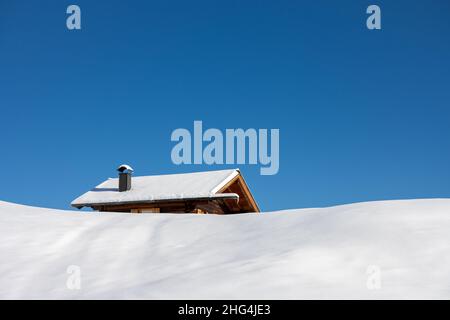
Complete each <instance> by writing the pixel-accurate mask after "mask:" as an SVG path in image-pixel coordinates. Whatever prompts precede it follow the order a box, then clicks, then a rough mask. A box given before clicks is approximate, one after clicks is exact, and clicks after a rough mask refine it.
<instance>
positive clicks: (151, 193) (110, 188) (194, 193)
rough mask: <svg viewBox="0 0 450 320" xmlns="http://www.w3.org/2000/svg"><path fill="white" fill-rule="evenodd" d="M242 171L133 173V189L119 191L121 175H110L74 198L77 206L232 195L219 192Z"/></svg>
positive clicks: (228, 196) (74, 203)
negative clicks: (137, 175) (134, 174)
mask: <svg viewBox="0 0 450 320" xmlns="http://www.w3.org/2000/svg"><path fill="white" fill-rule="evenodd" d="M239 174H240V172H239V170H238V169H232V170H219V171H204V172H195V173H183V174H168V175H158V176H141V177H134V176H133V177H132V182H131V190H128V191H125V192H119V188H118V185H119V181H118V180H119V179H118V178H109V179H108V180H106V181H104V182H102V183H101V184H99V185H98V186H97V187H95V188H94V189H92V190H91V191H88V192H86V193H85V194H83V195H82V196H80V197H78V198H77V199H75V200H74V201H73V202H72V206H74V207H84V206H91V205H102V204H118V203H134V202H152V201H161V200H177V199H196V198H211V199H213V198H230V197H234V198H235V197H238V195H237V194H220V193H218V192H219V191H220V189H222V188H223V187H224V186H225V185H226V184H227V183H228V182H230V181H231V180H233V179H234V178H235V177H236V176H238V175H239Z"/></svg>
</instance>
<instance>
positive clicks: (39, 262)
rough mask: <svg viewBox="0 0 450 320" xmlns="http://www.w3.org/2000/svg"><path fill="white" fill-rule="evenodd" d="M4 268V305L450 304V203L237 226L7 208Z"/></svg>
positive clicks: (387, 204)
mask: <svg viewBox="0 0 450 320" xmlns="http://www.w3.org/2000/svg"><path fill="white" fill-rule="evenodd" d="M0 262H1V263H0V298H3V299H14V298H25V299H38V298H43V299H54V298H57V299H74V298H75V299H100V298H101V299H103V298H106V299H329V298H331V299H334V298H337V299H341V298H344V299H351V298H357V299H391V298H400V299H415V298H425V299H427V298H438V299H449V298H450V200H449V199H435V200H403V201H381V202H368V203H358V204H352V205H344V206H337V207H331V208H323V209H302V210H290V211H281V212H272V213H265V214H244V215H233V216H216V215H170V214H160V215H158V214H153V215H152V214H143V215H130V214H121V213H82V212H73V211H62V210H51V209H42V208H34V207H26V206H21V205H16V204H11V203H6V202H0ZM71 265H75V266H79V267H80V270H81V288H80V290H70V289H68V287H67V286H66V282H67V280H68V278H69V277H70V275H69V274H68V273H67V269H68V267H69V266H71ZM370 266H375V270H377V269H378V270H379V271H380V273H379V277H378V278H377V279H378V280H379V284H380V285H381V287H380V288H379V289H375V290H370V289H369V288H371V286H369V287H368V286H367V282H368V281H370V278H371V277H372V276H373V274H368V273H367V272H368V271H369V272H372V271H371V270H373V268H372V267H370Z"/></svg>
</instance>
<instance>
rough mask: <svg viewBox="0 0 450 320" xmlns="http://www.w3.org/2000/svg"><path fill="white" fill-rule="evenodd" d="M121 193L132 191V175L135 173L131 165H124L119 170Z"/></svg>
mask: <svg viewBox="0 0 450 320" xmlns="http://www.w3.org/2000/svg"><path fill="white" fill-rule="evenodd" d="M117 171H119V192H124V191H128V190H130V189H131V174H132V173H133V168H131V167H130V166H129V165H126V164H123V165H121V166H120V167H119V168H117Z"/></svg>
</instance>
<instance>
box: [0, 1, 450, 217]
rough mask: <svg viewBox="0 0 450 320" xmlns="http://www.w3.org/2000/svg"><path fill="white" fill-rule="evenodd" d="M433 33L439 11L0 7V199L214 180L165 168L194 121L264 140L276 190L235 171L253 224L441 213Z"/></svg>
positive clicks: (323, 4) (443, 58)
mask: <svg viewBox="0 0 450 320" xmlns="http://www.w3.org/2000/svg"><path fill="white" fill-rule="evenodd" d="M69 4H78V5H79V6H80V7H81V10H82V30H81V31H75V32H74V31H69V30H67V28H66V17H67V15H66V8H67V6H68V5H69ZM370 4H378V5H379V6H380V7H381V10H382V30H381V31H369V30H368V29H367V28H366V24H365V21H366V17H367V15H366V13H365V11H366V8H367V6H368V5H370ZM449 15H450V2H449V1H447V0H442V1H437V0H436V1H425V0H420V1H355V0H351V1H350V0H345V1H269V0H265V1H264V0H246V1H242V0H239V1H237V0H236V1H235V0H232V1H231V0H227V1H211V0H205V1H196V0H193V1H184V0H183V1H111V0H109V1H85V0H83V1H81V0H74V1H71V2H69V1H45V0H41V1H22V0H14V1H1V2H0V109H1V127H0V137H1V156H0V165H1V168H2V173H1V180H0V181H1V183H0V199H1V200H6V201H13V202H18V203H24V204H30V205H38V206H45V207H55V208H68V207H69V203H70V202H71V201H72V200H73V199H74V198H75V197H77V196H78V195H80V194H81V193H83V192H85V191H87V190H88V189H90V188H92V187H94V186H95V185H97V184H98V183H100V182H101V181H103V180H104V179H106V178H107V177H111V176H115V174H116V173H115V168H116V167H117V165H119V164H121V163H128V164H131V165H132V166H133V167H134V169H135V172H136V175H147V174H162V173H176V172H190V171H198V170H210V169H222V168H229V167H230V166H213V167H209V166H194V165H191V166H175V165H174V164H172V162H171V159H170V151H171V149H172V147H173V145H174V143H172V142H171V141H170V134H171V132H172V130H174V129H176V128H189V129H190V128H192V125H193V121H194V120H202V121H203V123H204V126H205V127H207V128H211V127H212V128H219V129H223V130H224V129H226V128H239V127H241V128H279V129H280V139H281V141H280V148H281V149H280V172H279V174H278V175H275V176H260V175H259V167H258V166H239V167H240V168H241V169H242V171H243V173H244V176H245V177H246V179H247V182H248V183H249V185H250V188H251V189H252V191H253V193H254V195H255V197H256V199H257V201H258V202H259V204H260V206H261V207H262V209H264V210H275V209H285V208H300V207H316V206H328V205H334V204H342V203H349V202H357V201H367V200H380V199H400V198H428V197H450V169H449V167H450V41H449V35H450V18H449V17H450V16H449ZM231 167H234V166H231Z"/></svg>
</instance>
